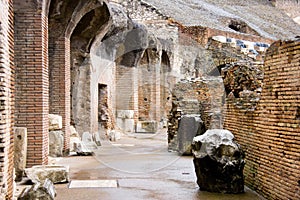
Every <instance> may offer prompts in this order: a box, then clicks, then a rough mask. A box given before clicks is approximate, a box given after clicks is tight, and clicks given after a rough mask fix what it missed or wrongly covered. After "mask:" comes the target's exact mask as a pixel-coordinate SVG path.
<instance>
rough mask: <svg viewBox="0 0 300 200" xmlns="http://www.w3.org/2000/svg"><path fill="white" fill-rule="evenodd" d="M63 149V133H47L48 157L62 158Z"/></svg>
mask: <svg viewBox="0 0 300 200" xmlns="http://www.w3.org/2000/svg"><path fill="white" fill-rule="evenodd" d="M63 147H64V133H63V131H50V132H49V156H52V157H61V156H63Z"/></svg>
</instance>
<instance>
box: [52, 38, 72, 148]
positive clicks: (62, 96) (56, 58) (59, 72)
mask: <svg viewBox="0 0 300 200" xmlns="http://www.w3.org/2000/svg"><path fill="white" fill-rule="evenodd" d="M49 43H50V45H49V59H50V65H49V69H50V70H49V73H50V91H49V92H50V96H49V97H50V98H49V100H50V107H49V110H50V113H51V114H57V115H61V116H62V118H63V128H62V130H63V131H64V151H65V153H68V152H69V149H70V142H69V138H70V112H71V111H70V106H71V105H70V87H71V86H70V84H71V83H70V79H71V74H70V40H69V39H68V38H66V37H61V38H50V40H49Z"/></svg>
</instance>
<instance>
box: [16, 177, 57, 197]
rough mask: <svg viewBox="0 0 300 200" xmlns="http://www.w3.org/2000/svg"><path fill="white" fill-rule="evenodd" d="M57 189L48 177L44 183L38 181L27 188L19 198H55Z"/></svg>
mask: <svg viewBox="0 0 300 200" xmlns="http://www.w3.org/2000/svg"><path fill="white" fill-rule="evenodd" d="M55 196H56V191H55V188H54V185H53V183H52V182H51V181H50V180H49V179H46V180H45V182H43V183H36V184H34V185H33V186H32V187H31V188H25V189H24V190H23V191H22V193H21V194H20V196H19V197H18V200H33V199H38V200H54V198H55Z"/></svg>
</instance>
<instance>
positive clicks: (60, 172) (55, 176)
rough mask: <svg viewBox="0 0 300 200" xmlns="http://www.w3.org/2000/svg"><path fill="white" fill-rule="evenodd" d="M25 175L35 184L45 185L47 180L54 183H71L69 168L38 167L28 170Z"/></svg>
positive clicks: (57, 166)
mask: <svg viewBox="0 0 300 200" xmlns="http://www.w3.org/2000/svg"><path fill="white" fill-rule="evenodd" d="M25 173H26V175H27V177H28V178H29V179H30V180H31V181H32V182H33V183H38V182H40V183H43V182H45V180H46V179H49V180H50V181H51V182H52V183H64V182H69V166H60V165H36V166H33V167H31V168H26V169H25Z"/></svg>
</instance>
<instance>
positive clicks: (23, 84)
mask: <svg viewBox="0 0 300 200" xmlns="http://www.w3.org/2000/svg"><path fill="white" fill-rule="evenodd" d="M14 10H15V65H16V95H15V98H16V106H15V107H16V112H15V113H16V114H15V116H16V123H15V125H16V126H17V127H26V128H27V133H28V149H27V167H30V166H33V165H39V164H47V163H48V151H49V150H48V148H49V147H48V129H49V128H48V127H49V124H48V123H49V117H48V114H49V113H53V114H58V115H61V116H62V117H63V131H64V135H65V145H64V147H65V152H68V149H69V145H68V142H67V141H68V137H69V132H70V131H69V130H70V127H69V126H70V83H69V82H70V56H69V55H70V50H69V49H70V41H69V39H67V38H65V37H62V38H59V39H57V38H56V39H55V40H49V39H48V17H47V16H46V14H45V13H44V12H42V8H41V7H39V5H36V6H33V4H29V3H28V5H27V6H26V4H25V6H24V3H18V2H15V4H14ZM49 41H51V43H49ZM52 41H53V42H52ZM48 43H49V45H50V47H52V48H53V50H54V51H52V52H50V53H51V56H49V62H48ZM49 63H51V65H50V67H51V70H49V69H50V67H49ZM49 71H50V72H51V73H49ZM49 74H50V78H51V80H50V82H49ZM49 83H50V84H51V89H52V90H51V93H50V99H49V86H50V84H49ZM49 102H50V104H49Z"/></svg>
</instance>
